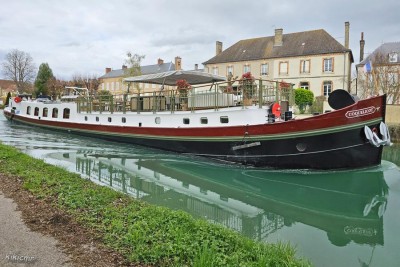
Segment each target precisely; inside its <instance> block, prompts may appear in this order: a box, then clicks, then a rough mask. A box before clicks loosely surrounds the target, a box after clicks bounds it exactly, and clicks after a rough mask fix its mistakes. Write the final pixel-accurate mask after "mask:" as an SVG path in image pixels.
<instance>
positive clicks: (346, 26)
mask: <svg viewBox="0 0 400 267" xmlns="http://www.w3.org/2000/svg"><path fill="white" fill-rule="evenodd" d="M349 36H350V22H348V21H346V22H345V23H344V47H346V48H347V49H349Z"/></svg>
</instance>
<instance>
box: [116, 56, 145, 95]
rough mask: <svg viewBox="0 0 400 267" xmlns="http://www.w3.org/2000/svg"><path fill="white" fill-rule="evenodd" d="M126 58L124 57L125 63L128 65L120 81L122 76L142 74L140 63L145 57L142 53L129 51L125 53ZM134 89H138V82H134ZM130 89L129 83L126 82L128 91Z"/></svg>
mask: <svg viewBox="0 0 400 267" xmlns="http://www.w3.org/2000/svg"><path fill="white" fill-rule="evenodd" d="M126 56H127V58H126V59H125V63H126V64H127V65H128V67H127V69H126V70H125V71H124V76H123V77H121V82H122V81H123V78H126V77H131V76H139V75H141V74H142V70H141V67H140V66H141V63H142V60H143V59H144V58H145V56H144V55H139V54H132V53H131V52H127V53H126ZM134 86H135V89H136V90H137V91H140V87H139V84H138V83H135V84H134ZM129 89H130V83H128V93H129Z"/></svg>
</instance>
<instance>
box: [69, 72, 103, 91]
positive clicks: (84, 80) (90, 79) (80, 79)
mask: <svg viewBox="0 0 400 267" xmlns="http://www.w3.org/2000/svg"><path fill="white" fill-rule="evenodd" d="M71 83H72V85H73V86H77V87H84V88H87V89H88V90H89V93H90V94H91V95H96V94H97V91H98V90H99V86H100V81H99V79H98V78H97V76H96V75H94V74H93V75H91V76H89V75H82V74H74V75H73V76H72V81H71Z"/></svg>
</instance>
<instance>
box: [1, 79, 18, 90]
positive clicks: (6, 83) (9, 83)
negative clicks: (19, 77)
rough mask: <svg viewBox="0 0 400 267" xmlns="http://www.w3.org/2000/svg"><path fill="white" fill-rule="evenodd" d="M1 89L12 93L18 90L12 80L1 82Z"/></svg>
mask: <svg viewBox="0 0 400 267" xmlns="http://www.w3.org/2000/svg"><path fill="white" fill-rule="evenodd" d="M0 87H1V89H2V90H3V91H4V90H7V91H12V90H15V89H16V88H17V86H16V85H15V83H14V81H11V80H0Z"/></svg>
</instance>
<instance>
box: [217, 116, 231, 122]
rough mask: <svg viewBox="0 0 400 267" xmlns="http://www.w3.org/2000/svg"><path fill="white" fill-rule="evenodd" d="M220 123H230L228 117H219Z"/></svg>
mask: <svg viewBox="0 0 400 267" xmlns="http://www.w3.org/2000/svg"><path fill="white" fill-rule="evenodd" d="M219 121H220V122H221V123H228V122H229V118H228V116H222V117H219Z"/></svg>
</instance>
